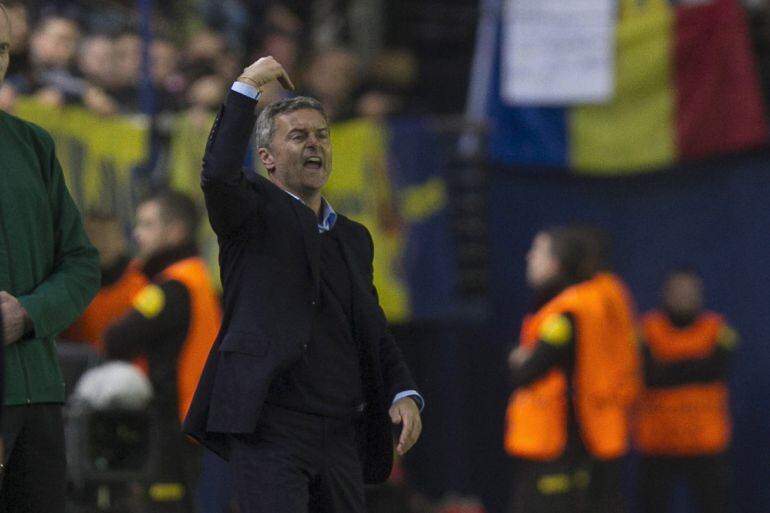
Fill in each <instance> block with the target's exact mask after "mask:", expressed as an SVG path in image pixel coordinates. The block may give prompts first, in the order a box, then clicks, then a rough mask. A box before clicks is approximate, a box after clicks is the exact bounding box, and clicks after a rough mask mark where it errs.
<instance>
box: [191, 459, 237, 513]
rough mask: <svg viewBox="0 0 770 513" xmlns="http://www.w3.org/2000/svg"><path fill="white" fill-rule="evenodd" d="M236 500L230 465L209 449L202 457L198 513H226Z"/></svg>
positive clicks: (197, 499)
mask: <svg viewBox="0 0 770 513" xmlns="http://www.w3.org/2000/svg"><path fill="white" fill-rule="evenodd" d="M234 499H235V487H234V485H233V471H232V468H231V466H230V463H229V462H227V461H225V460H223V459H222V458H220V457H219V456H217V455H216V454H214V453H213V452H211V451H210V450H208V449H205V448H204V449H203V453H202V455H201V473H200V477H199V479H198V490H197V496H196V502H197V504H198V513H226V512H228V511H230V505H231V503H233V502H234Z"/></svg>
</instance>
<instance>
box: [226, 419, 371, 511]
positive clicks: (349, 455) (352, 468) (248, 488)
mask: <svg viewBox="0 0 770 513" xmlns="http://www.w3.org/2000/svg"><path fill="white" fill-rule="evenodd" d="M356 436H357V427H356V421H353V420H340V419H331V418H328V417H320V416H316V415H309V414H305V413H299V412H295V411H291V410H287V409H283V408H279V407H275V406H270V405H266V406H265V408H264V409H263V412H262V414H261V416H260V421H259V425H258V427H257V431H256V432H255V433H254V434H250V435H231V437H230V440H229V442H230V463H231V465H232V470H233V475H234V476H235V488H236V493H237V496H238V504H239V506H240V510H241V513H275V512H281V513H364V512H365V511H366V509H365V501H364V483H363V475H362V467H361V461H360V459H359V455H358V447H357V440H356Z"/></svg>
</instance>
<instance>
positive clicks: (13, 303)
mask: <svg viewBox="0 0 770 513" xmlns="http://www.w3.org/2000/svg"><path fill="white" fill-rule="evenodd" d="M0 313H2V315H3V343H4V344H5V345H8V344H13V343H14V342H17V341H18V340H19V339H21V337H22V336H24V333H25V332H26V331H27V330H28V329H29V328H30V320H29V316H28V315H27V311H26V310H25V309H24V307H23V306H21V303H19V300H18V299H16V298H15V297H13V296H12V295H10V294H9V293H7V292H6V291H4V290H3V291H0Z"/></svg>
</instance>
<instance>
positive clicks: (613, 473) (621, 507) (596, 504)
mask: <svg viewBox="0 0 770 513" xmlns="http://www.w3.org/2000/svg"><path fill="white" fill-rule="evenodd" d="M623 465H624V460H623V458H617V459H612V460H598V459H594V460H593V461H592V462H591V484H590V485H589V487H588V505H589V508H590V511H591V512H592V513H626V512H627V511H628V505H627V503H626V496H625V493H624V492H625V490H624V486H625V483H624V479H623Z"/></svg>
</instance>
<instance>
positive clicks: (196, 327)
mask: <svg viewBox="0 0 770 513" xmlns="http://www.w3.org/2000/svg"><path fill="white" fill-rule="evenodd" d="M159 278H160V280H161V281H169V280H176V281H179V282H181V283H182V284H183V285H184V286H185V287H186V288H187V291H188V293H189V294H190V307H191V308H190V326H189V328H188V330H187V338H186V339H185V341H184V343H183V344H182V350H181V352H180V354H179V359H178V363H177V393H178V402H179V419H180V420H184V417H185V415H187V409H188V408H189V407H190V403H191V402H192V398H193V394H194V393H195V388H196V387H197V386H198V379H199V378H200V375H201V372H202V371H203V366H204V365H205V363H206V358H208V355H209V351H210V350H211V346H212V345H213V344H214V339H215V338H216V336H217V332H218V331H219V325H220V324H221V322H222V307H221V305H220V303H219V298H218V297H217V293H216V290H215V289H214V286H213V285H212V284H211V281H210V279H209V275H208V270H207V268H206V264H205V263H204V261H203V259H202V258H200V257H191V258H186V259H184V260H180V261H179V262H176V263H174V264H172V265H170V266H169V267H168V268H166V269H165V270H164V271H163V272H162V273H161V274H160V276H159Z"/></svg>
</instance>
